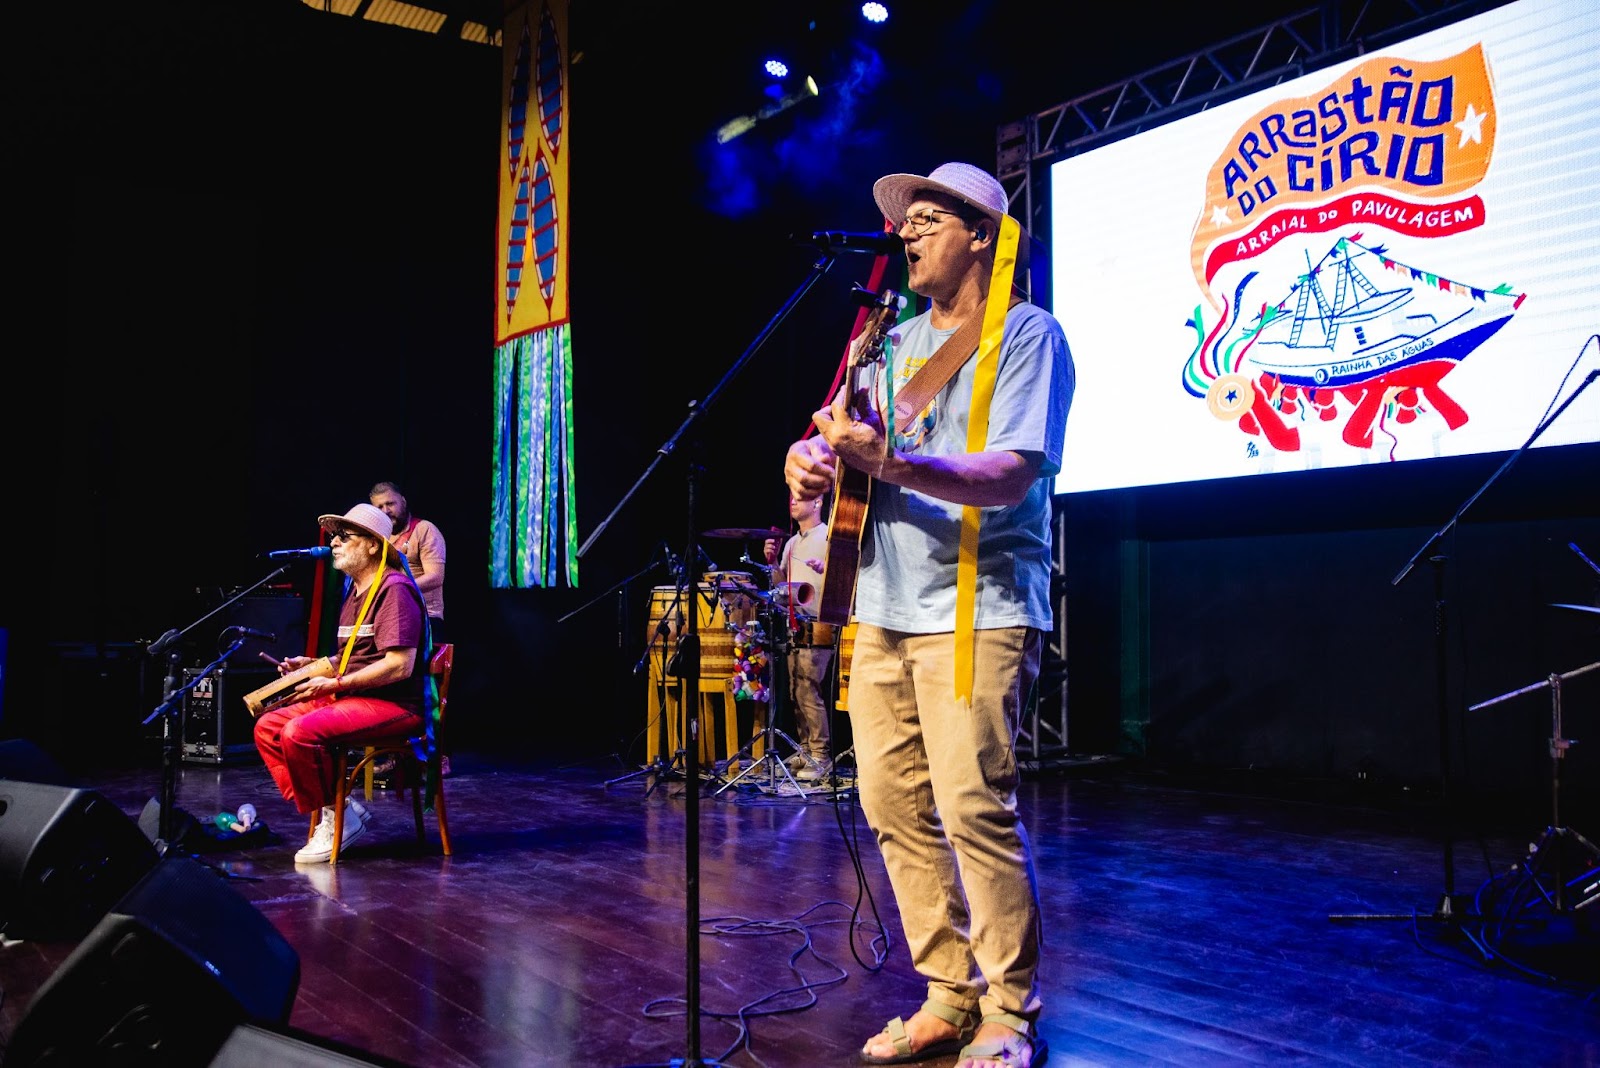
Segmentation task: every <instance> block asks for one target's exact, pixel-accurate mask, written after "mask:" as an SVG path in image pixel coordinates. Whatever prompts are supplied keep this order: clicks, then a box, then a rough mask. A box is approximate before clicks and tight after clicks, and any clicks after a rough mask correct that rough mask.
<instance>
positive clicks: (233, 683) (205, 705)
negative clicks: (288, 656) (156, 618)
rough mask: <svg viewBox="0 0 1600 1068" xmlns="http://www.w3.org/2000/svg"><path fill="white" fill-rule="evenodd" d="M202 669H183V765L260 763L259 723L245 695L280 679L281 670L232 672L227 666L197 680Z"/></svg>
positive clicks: (268, 668)
mask: <svg viewBox="0 0 1600 1068" xmlns="http://www.w3.org/2000/svg"><path fill="white" fill-rule="evenodd" d="M199 674H200V669H199V668H184V669H183V691H184V692H183V761H184V763H186V764H233V763H238V762H241V761H249V760H254V759H257V758H258V756H259V754H258V753H257V752H256V743H255V738H254V734H253V732H254V730H255V720H254V719H253V718H252V717H251V715H250V710H249V709H247V708H246V707H245V705H244V695H245V694H247V693H249V692H250V691H251V690H254V689H257V688H258V687H261V686H265V685H266V684H267V683H268V682H269V681H270V680H272V679H275V678H277V677H278V669H277V668H274V667H268V666H266V665H262V666H261V667H253V666H252V667H235V668H229V667H228V665H227V664H223V665H222V666H221V667H219V668H217V670H216V671H213V672H212V673H211V674H210V675H208V676H207V677H205V678H203V679H197V678H196V676H198V675H199Z"/></svg>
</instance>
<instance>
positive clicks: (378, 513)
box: [317, 503, 394, 541]
mask: <svg viewBox="0 0 1600 1068" xmlns="http://www.w3.org/2000/svg"><path fill="white" fill-rule="evenodd" d="M317 524H318V525H319V526H321V527H322V529H323V530H330V529H336V528H341V527H354V528H355V529H356V530H359V531H360V532H361V533H363V534H365V535H367V536H368V537H371V538H377V539H378V540H379V541H388V540H389V534H390V532H391V531H393V530H394V520H392V519H390V518H389V513H387V512H385V511H384V510H383V509H382V508H379V507H378V506H377V505H375V504H366V503H362V504H358V505H355V506H354V507H352V508H351V509H350V510H349V511H348V512H346V513H345V514H344V515H319V516H317Z"/></svg>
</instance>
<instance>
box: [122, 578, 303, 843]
mask: <svg viewBox="0 0 1600 1068" xmlns="http://www.w3.org/2000/svg"><path fill="white" fill-rule="evenodd" d="M288 570H289V565H287V564H284V565H283V566H281V567H278V568H276V569H275V570H273V571H271V572H269V573H268V574H267V575H266V577H265V578H263V579H261V580H260V581H259V582H257V583H255V584H254V585H253V586H247V587H245V588H244V589H242V590H240V591H239V592H238V593H236V594H234V595H233V596H232V597H230V598H228V599H227V600H226V601H223V602H222V603H221V604H219V605H217V607H215V608H213V609H212V610H211V611H209V612H207V613H206V614H205V615H203V616H201V617H200V618H199V619H197V620H195V621H194V622H193V623H190V624H189V625H188V626H187V627H184V628H183V629H182V630H169V631H167V632H166V633H165V634H163V635H162V636H161V637H159V638H157V639H156V640H155V641H153V642H151V643H150V648H148V649H147V650H145V652H146V653H148V654H149V655H150V656H160V655H161V654H162V653H164V652H165V653H167V675H166V678H165V679H164V680H163V681H162V683H161V703H160V704H159V705H157V706H156V709H155V711H154V712H151V713H150V714H149V715H148V716H146V717H145V718H144V719H143V720H141V721H140V722H141V723H142V724H148V723H149V722H150V721H151V720H153V719H155V718H156V717H157V716H160V717H162V719H161V801H160V804H161V818H160V820H159V821H158V830H157V831H156V842H155V845H156V850H157V851H158V852H160V853H161V854H163V855H164V854H165V853H166V851H167V850H168V849H170V848H172V846H173V844H174V843H173V830H174V827H175V825H176V824H175V821H176V817H177V812H176V810H175V808H174V806H175V805H176V803H177V795H178V747H179V746H180V745H181V744H182V742H181V740H180V739H181V732H180V730H178V729H177V728H175V727H174V726H173V719H174V718H175V717H174V714H175V713H176V712H177V711H178V709H179V708H181V707H182V705H183V696H184V694H185V693H186V692H188V689H189V687H186V686H184V685H183V683H182V682H181V681H180V680H181V677H182V675H183V671H182V664H183V651H182V650H181V649H179V648H177V643H178V642H179V641H180V640H181V639H182V638H183V636H184V635H185V634H188V633H189V632H190V631H191V630H194V629H195V628H196V627H198V626H199V625H200V624H202V623H204V622H205V621H206V620H208V619H210V618H211V617H212V616H214V615H216V614H217V613H218V612H220V611H222V610H223V609H224V608H227V607H228V606H229V605H231V604H233V603H234V602H235V601H237V600H239V599H240V598H241V597H244V596H246V595H247V594H250V593H253V592H255V591H256V590H258V589H260V588H261V587H262V586H265V585H266V584H267V583H269V582H271V581H272V580H273V579H275V578H277V577H278V576H279V575H282V574H283V573H284V572H285V571H288ZM242 645H244V639H243V638H240V639H239V640H237V641H235V642H234V643H233V646H232V647H231V648H230V649H229V650H228V651H227V652H225V653H223V654H222V655H221V656H220V657H218V658H217V659H216V660H213V661H212V662H211V663H210V664H207V665H206V667H205V669H204V670H203V671H202V672H201V673H200V674H199V675H198V676H197V677H196V678H195V679H194V680H193V681H194V682H199V681H200V680H201V679H204V678H206V677H207V676H209V675H210V674H211V673H212V672H213V671H214V670H216V669H217V668H218V667H219V666H220V665H221V664H222V663H223V662H224V661H226V660H227V659H228V657H230V656H232V655H233V654H234V653H236V652H238V651H239V649H240V647H241V646H242ZM168 650H170V652H169V651H168Z"/></svg>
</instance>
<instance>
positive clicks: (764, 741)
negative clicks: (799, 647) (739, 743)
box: [715, 606, 805, 794]
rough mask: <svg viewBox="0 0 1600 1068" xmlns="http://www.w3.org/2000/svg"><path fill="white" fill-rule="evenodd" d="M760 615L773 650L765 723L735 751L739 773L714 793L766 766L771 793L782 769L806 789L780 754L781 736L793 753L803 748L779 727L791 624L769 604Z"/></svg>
mask: <svg viewBox="0 0 1600 1068" xmlns="http://www.w3.org/2000/svg"><path fill="white" fill-rule="evenodd" d="M758 615H759V616H765V617H766V622H765V623H764V629H765V630H766V632H767V635H768V646H769V648H770V650H771V652H770V653H769V654H768V655H769V658H770V662H771V664H772V685H771V686H770V687H769V694H770V697H771V700H770V702H769V703H768V705H767V717H766V723H765V724H764V725H763V726H762V728H761V729H760V730H759V731H757V732H756V734H755V737H753V738H751V739H750V741H749V743H748V744H747V745H745V747H744V748H743V749H741V750H739V752H738V753H736V754H734V756H733V758H732V760H737V761H738V762H739V774H738V775H736V776H734V777H733V778H732V779H730V780H729V781H728V782H726V783H724V784H723V785H722V787H721V789H719V790H717V791H715V793H717V794H721V793H725V792H726V791H728V790H731V789H733V787H735V786H738V785H739V784H740V783H741V782H744V781H745V780H746V779H750V780H752V782H753V781H754V779H755V776H756V774H757V773H758V772H761V771H763V770H764V771H765V773H766V774H765V782H764V787H765V789H766V790H767V791H768V792H769V793H775V792H776V791H777V789H778V785H779V780H780V773H781V779H782V780H783V781H785V782H787V783H788V784H789V785H790V786H791V787H793V788H794V790H795V792H796V793H801V794H803V793H805V787H803V786H801V785H800V780H798V779H796V778H795V777H794V773H793V772H792V771H790V770H789V762H788V758H787V757H785V756H782V755H780V752H781V750H780V749H779V742H780V740H781V741H782V742H783V743H784V744H786V745H788V747H789V752H790V754H794V753H798V752H800V746H799V744H798V743H797V742H796V741H795V740H794V739H793V738H791V737H789V736H788V735H787V734H785V733H783V731H781V730H779V729H778V710H779V709H780V708H781V707H783V706H782V696H783V695H785V694H787V693H788V692H789V645H790V639H789V638H788V637H787V634H788V630H789V628H788V627H787V626H786V625H784V624H783V622H782V620H781V619H780V620H777V621H774V620H773V618H772V616H773V613H772V610H771V608H770V606H769V607H768V608H765V609H763V610H762V611H761V612H759V613H758ZM779 633H782V634H784V635H785V637H783V638H779V637H777V635H778V634H779ZM757 743H760V745H761V757H760V759H759V760H758V759H756V756H755V749H756V744H757ZM730 762H731V761H730Z"/></svg>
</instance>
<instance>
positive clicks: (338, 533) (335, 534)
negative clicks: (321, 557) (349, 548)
mask: <svg viewBox="0 0 1600 1068" xmlns="http://www.w3.org/2000/svg"><path fill="white" fill-rule="evenodd" d="M360 536H361V535H360V534H359V533H358V532H356V531H354V530H330V531H328V540H329V541H330V542H332V541H338V540H339V539H340V538H343V539H345V540H346V541H349V540H350V539H351V538H359V537H360Z"/></svg>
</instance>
